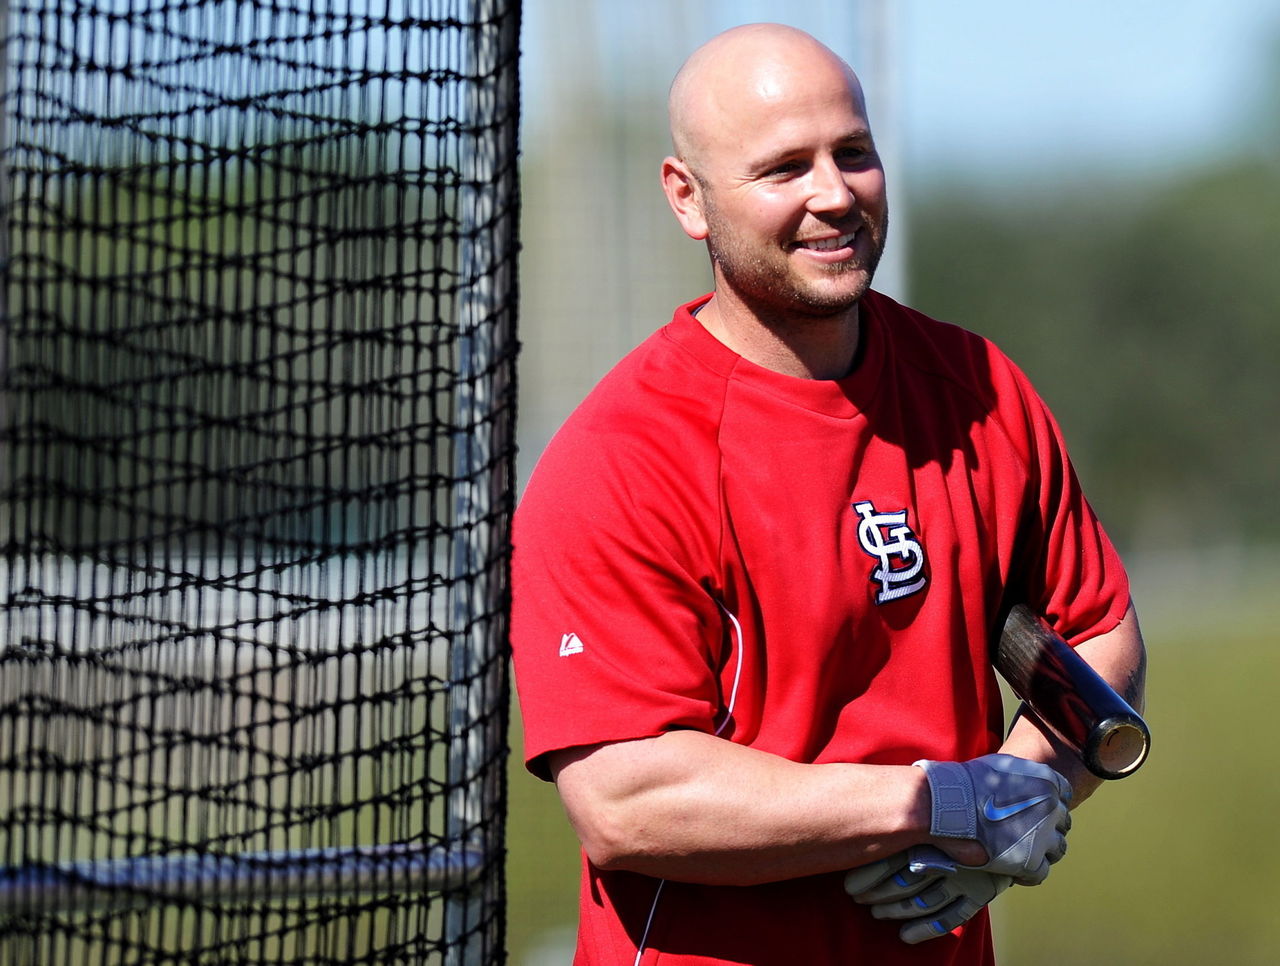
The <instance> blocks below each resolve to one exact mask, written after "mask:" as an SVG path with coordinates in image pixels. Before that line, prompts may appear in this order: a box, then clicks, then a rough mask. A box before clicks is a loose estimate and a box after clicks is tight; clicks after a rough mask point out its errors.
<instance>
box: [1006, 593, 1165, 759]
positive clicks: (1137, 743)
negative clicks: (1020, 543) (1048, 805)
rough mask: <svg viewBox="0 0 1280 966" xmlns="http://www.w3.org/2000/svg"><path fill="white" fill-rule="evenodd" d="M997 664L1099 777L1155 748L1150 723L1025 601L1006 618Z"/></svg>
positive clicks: (1030, 703) (1022, 694)
mask: <svg viewBox="0 0 1280 966" xmlns="http://www.w3.org/2000/svg"><path fill="white" fill-rule="evenodd" d="M995 664H996V668H997V669H998V670H999V671H1000V673H1001V675H1003V677H1004V678H1005V680H1006V681H1008V682H1009V686H1010V687H1011V688H1013V691H1014V693H1015V694H1017V695H1018V697H1020V698H1021V699H1022V700H1023V701H1024V702H1026V704H1027V706H1028V707H1030V709H1031V711H1032V712H1033V713H1034V714H1035V716H1036V717H1037V718H1038V719H1039V720H1040V721H1042V722H1044V723H1045V724H1047V725H1048V726H1049V727H1050V728H1051V729H1052V730H1053V731H1055V732H1057V733H1058V735H1059V736H1060V737H1062V738H1063V739H1064V740H1065V741H1066V742H1067V743H1068V744H1069V745H1071V746H1072V747H1073V748H1075V749H1076V751H1078V752H1079V753H1080V757H1081V759H1082V760H1083V761H1084V764H1085V767H1086V768H1088V769H1089V770H1090V771H1091V772H1093V773H1094V774H1095V775H1097V776H1098V777H1099V778H1107V779H1115V778H1124V777H1125V776H1126V775H1131V774H1133V773H1134V772H1135V771H1137V770H1138V768H1139V767H1140V766H1141V765H1142V763H1143V762H1144V761H1145V760H1146V757H1147V751H1148V749H1149V748H1150V747H1151V732H1150V730H1149V729H1148V728H1147V724H1146V722H1145V721H1143V720H1142V717H1141V716H1140V715H1139V714H1138V713H1137V712H1136V711H1134V710H1133V708H1132V707H1131V706H1130V705H1129V703H1128V702H1127V701H1125V700H1124V698H1122V697H1121V696H1120V695H1119V694H1117V693H1116V691H1115V689H1114V688H1112V687H1111V685H1109V684H1108V683H1107V682H1106V681H1105V680H1103V679H1102V677H1101V676H1100V675H1099V674H1098V672H1097V671H1095V670H1094V669H1093V668H1092V667H1090V666H1089V664H1088V663H1087V662H1086V661H1085V660H1084V658H1082V657H1081V656H1080V655H1079V654H1077V653H1076V651H1075V648H1073V647H1072V646H1071V645H1070V644H1068V643H1067V642H1066V641H1064V640H1063V639H1062V638H1061V637H1059V636H1058V635H1057V634H1056V633H1054V632H1053V630H1052V629H1051V628H1050V627H1049V626H1048V624H1046V623H1045V622H1044V621H1042V620H1041V619H1040V618H1039V617H1037V616H1036V615H1035V614H1034V613H1032V611H1031V610H1030V608H1028V607H1026V606H1025V605H1023V604H1019V605H1017V606H1016V607H1014V608H1013V609H1012V610H1011V611H1010V613H1009V616H1008V618H1007V620H1006V621H1005V625H1004V630H1003V633H1002V634H1001V636H1000V641H999V644H998V645H997V652H996V660H995Z"/></svg>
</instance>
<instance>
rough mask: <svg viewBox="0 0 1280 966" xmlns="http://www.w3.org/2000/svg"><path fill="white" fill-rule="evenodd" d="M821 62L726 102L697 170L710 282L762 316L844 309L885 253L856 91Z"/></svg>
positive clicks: (877, 166) (872, 153) (877, 167)
mask: <svg viewBox="0 0 1280 966" xmlns="http://www.w3.org/2000/svg"><path fill="white" fill-rule="evenodd" d="M825 66H826V65H823V66H819V67H817V69H815V70H813V71H812V72H811V73H808V74H797V75H793V76H791V77H790V78H787V79H785V81H784V82H782V83H777V84H775V85H773V87H772V89H770V90H768V91H766V92H764V94H765V96H757V97H755V98H745V99H744V100H743V102H742V103H741V104H734V105H730V106H729V107H728V108H727V109H726V110H725V111H724V112H723V113H722V117H723V119H724V125H725V126H724V130H723V131H720V132H716V135H715V136H714V137H712V138H710V139H708V142H707V150H706V151H705V152H704V155H703V157H702V158H701V159H700V161H703V162H705V163H703V164H701V165H700V167H701V170H700V171H697V172H696V173H698V175H699V178H698V183H699V187H700V189H701V191H702V211H703V216H704V218H705V219H706V226H707V232H708V234H707V244H708V247H709V249H710V251H711V257H712V259H713V262H714V264H715V267H716V271H717V274H718V275H719V276H720V278H719V279H718V280H717V281H718V283H720V282H723V284H724V285H725V286H726V287H728V288H729V289H731V290H732V291H733V293H734V294H735V295H737V296H738V297H739V298H741V299H742V301H743V302H744V303H746V304H748V305H749V306H751V307H753V308H754V309H755V310H756V312H757V314H759V315H761V316H766V315H767V316H772V317H774V318H778V317H782V318H785V317H787V316H794V315H802V316H825V315H831V314H835V313H838V312H842V311H845V310H847V309H849V308H850V307H852V306H853V305H854V304H856V302H857V301H858V299H860V298H861V297H862V296H863V295H864V294H865V293H866V291H867V289H868V287H869V286H870V284H871V278H872V275H873V274H874V272H875V268H876V265H877V263H878V262H879V260H880V256H881V253H882V252H883V251H884V242H885V234H886V231H887V227H888V206H887V202H886V197H885V182H884V167H883V165H882V164H881V162H880V158H879V156H878V155H877V154H876V150H875V144H874V142H873V140H872V137H871V132H870V126H869V124H868V122H867V118H866V112H865V110H864V109H863V107H862V103H861V96H860V93H859V92H858V91H857V89H856V88H855V87H854V86H853V84H852V82H851V79H850V78H848V77H847V75H846V74H844V73H843V72H841V71H838V70H835V69H834V68H827V69H824V67H825Z"/></svg>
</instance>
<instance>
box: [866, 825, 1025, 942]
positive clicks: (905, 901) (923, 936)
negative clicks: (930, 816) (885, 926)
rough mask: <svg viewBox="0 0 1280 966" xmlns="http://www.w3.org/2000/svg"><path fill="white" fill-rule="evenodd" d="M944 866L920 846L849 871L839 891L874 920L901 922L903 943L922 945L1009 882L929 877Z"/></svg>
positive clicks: (962, 872)
mask: <svg viewBox="0 0 1280 966" xmlns="http://www.w3.org/2000/svg"><path fill="white" fill-rule="evenodd" d="M947 861H949V859H948V857H947V856H946V854H945V853H943V852H940V851H939V850H937V849H935V848H933V847H932V846H928V845H922V846H919V847H917V848H913V849H909V850H908V851H906V852H899V853H897V854H896V855H891V856H889V858H887V859H883V860H881V861H879V862H873V863H871V864H870V865H864V866H862V867H861V868H857V869H854V870H852V871H851V872H850V873H849V874H848V875H846V876H845V880H844V888H845V891H846V892H848V893H849V895H851V896H853V899H854V901H855V902H858V903H860V904H862V905H867V906H870V907H871V915H873V916H875V918H877V919H901V920H905V921H904V922H903V924H902V928H901V929H899V930H898V935H899V936H901V937H902V941H903V942H906V943H912V944H915V943H921V942H924V941H925V940H928V939H934V938H936V937H938V936H944V935H946V934H947V933H949V932H951V930H953V929H955V928H956V927H957V926H959V925H961V924H963V923H965V922H968V921H969V919H971V918H972V917H973V915H974V914H975V913H976V912H977V911H978V910H979V909H981V908H982V907H983V906H985V905H986V904H987V903H989V902H990V901H991V900H992V899H994V898H995V897H996V896H998V895H999V894H1000V893H1001V892H1003V891H1004V890H1005V889H1007V888H1009V885H1010V884H1011V883H1012V882H1013V880H1012V879H1011V878H1010V877H1009V876H1007V875H997V874H995V873H991V872H983V871H981V870H978V869H966V868H958V869H956V871H955V872H952V873H943V872H937V871H933V869H934V868H936V866H937V865H939V864H941V863H944V862H947ZM917 869H918V870H919V871H917Z"/></svg>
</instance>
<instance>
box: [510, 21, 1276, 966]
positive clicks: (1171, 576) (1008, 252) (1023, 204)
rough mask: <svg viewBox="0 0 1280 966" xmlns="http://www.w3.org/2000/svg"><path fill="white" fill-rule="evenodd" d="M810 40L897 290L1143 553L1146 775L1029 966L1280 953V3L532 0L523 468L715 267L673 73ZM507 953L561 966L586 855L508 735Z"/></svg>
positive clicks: (1025, 941) (1041, 897)
mask: <svg viewBox="0 0 1280 966" xmlns="http://www.w3.org/2000/svg"><path fill="white" fill-rule="evenodd" d="M762 20H769V21H780V22H784V23H790V24H793V25H795V26H798V27H802V28H804V29H806V30H809V31H810V32H812V33H814V34H815V35H816V36H817V37H819V39H821V40H823V41H824V42H825V43H826V44H827V45H828V46H830V47H832V48H833V49H834V50H835V51H837V52H838V53H839V54H841V55H842V56H843V57H845V59H846V60H848V61H849V62H850V63H851V64H852V65H853V66H854V68H855V70H857V72H858V73H859V75H860V76H861V77H862V79H863V83H864V86H865V87H866V88H867V93H868V98H869V103H870V111H871V120H872V124H873V128H874V129H875V132H876V135H877V139H878V141H879V143H880V147H881V153H882V154H883V155H884V157H885V161H886V166H887V168H888V173H889V177H890V179H891V181H890V199H891V211H892V228H891V231H890V236H891V241H890V250H889V252H888V253H887V256H886V260H885V262H884V264H883V266H882V269H881V272H880V275H879V276H878V277H877V285H876V287H877V288H880V289H881V290H883V291H885V292H887V293H888V294H890V295H893V296H894V297H896V298H900V299H902V300H904V301H907V302H909V303H910V304H912V305H914V306H915V307H917V308H919V309H921V310H923V311H925V312H928V313H930V314H932V315H934V316H937V317H939V318H943V319H947V320H950V321H955V322H958V323H961V324H963V325H965V326H966V327H968V328H971V329H974V330H976V331H979V332H981V333H983V334H985V335H988V336H990V337H992V338H994V339H995V340H996V341H997V342H998V343H999V344H1000V345H1001V346H1002V347H1003V348H1004V349H1005V350H1006V351H1007V352H1008V353H1009V354H1010V355H1012V356H1013V358H1014V359H1016V360H1017V361H1018V362H1019V363H1020V364H1021V365H1022V366H1023V367H1024V368H1025V369H1026V370H1027V371H1028V372H1029V373H1030V375H1031V376H1032V378H1033V380H1034V381H1035V382H1036V383H1037V385H1038V386H1039V388H1040V390H1041V392H1042V393H1043V395H1044V396H1045V397H1046V398H1047V399H1048V401H1049V403H1050V405H1051V406H1052V407H1053V409H1054V410H1055V412H1056V414H1057V416H1058V418H1059V420H1060V421H1061V423H1062V424H1063V427H1064V430H1065V432H1066V435H1067V438H1068V441H1069V443H1070V444H1071V446H1072V450H1073V453H1074V456H1075V458H1076V461H1077V464H1078V468H1079V471H1080V474H1081V476H1082V477H1083V479H1084V483H1085V487H1086V490H1087V491H1088V492H1089V494H1090V496H1091V499H1092V501H1093V503H1094V504H1095V506H1096V507H1097V509H1098V511H1099V513H1100V514H1101V516H1102V518H1103V520H1104V522H1105V523H1106V525H1107V526H1108V529H1109V530H1110V532H1111V533H1112V535H1113V536H1114V538H1115V539H1116V541H1117V543H1118V544H1119V545H1120V547H1121V550H1122V552H1123V553H1124V555H1125V557H1126V560H1127V561H1128V562H1129V565H1130V568H1131V570H1132V572H1133V578H1134V588H1135V594H1136V600H1137V603H1138V606H1139V609H1140V613H1141V615H1142V617H1143V624H1144V629H1145V631H1146V636H1147V641H1148V647H1149V650H1150V657H1151V669H1150V681H1149V689H1150V707H1149V715H1148V717H1149V721H1150V723H1151V725H1152V729H1153V732H1154V745H1153V754H1152V758H1151V760H1150V762H1149V763H1148V764H1147V765H1146V766H1145V767H1144V769H1143V770H1142V771H1141V772H1140V773H1139V774H1138V775H1136V776H1135V777H1133V778H1132V779H1129V780H1127V781H1126V782H1124V783H1123V784H1122V785H1118V786H1115V787H1109V788H1106V789H1103V791H1102V792H1101V793H1100V794H1099V795H1098V796H1097V797H1096V798H1095V799H1093V800H1092V801H1091V802H1089V804H1088V805H1087V806H1085V807H1084V808H1083V809H1082V810H1081V812H1080V813H1079V814H1078V815H1077V821H1076V826H1075V830H1074V831H1073V832H1072V847H1071V855H1070V857H1069V859H1068V860H1067V861H1066V862H1064V863H1063V864H1061V865H1059V866H1058V867H1057V868H1056V869H1055V871H1054V874H1053V876H1052V877H1051V878H1050V879H1049V881H1048V883H1046V885H1045V886H1043V887H1042V888H1038V889H1015V890H1013V891H1011V892H1010V893H1008V894H1006V895H1005V896H1004V897H1002V898H1001V899H1000V900H999V902H998V904H997V906H996V925H997V935H998V943H999V951H1000V953H1001V961H1002V963H1004V964H1012V966H1017V964H1074V963H1091V964H1099V963H1126V964H1127V963H1151V964H1156V963H1159V964H1164V966H1168V964H1180V963H1209V962H1213V963H1232V964H1253V963H1259V964H1261V963H1274V962H1277V961H1280V916H1277V915H1276V914H1275V904H1276V901H1277V900H1280V887H1278V886H1277V885H1276V880H1275V874H1274V871H1273V870H1275V869H1276V868H1278V867H1280V837H1278V836H1277V835H1276V834H1275V832H1274V828H1273V823H1272V817H1273V816H1274V815H1275V814H1277V812H1280V767H1277V765H1278V762H1277V755H1276V753H1275V751H1274V745H1273V742H1272V741H1271V738H1270V734H1269V732H1270V728H1271V721H1270V716H1269V715H1267V714H1266V713H1265V709H1266V706H1267V704H1268V703H1269V701H1270V700H1271V694H1272V692H1273V691H1274V690H1275V689H1276V688H1277V687H1278V686H1280V656H1277V648H1276V643H1277V642H1276V634H1275V632H1274V630H1273V628H1274V627H1275V626H1276V617H1277V616H1280V512H1278V511H1280V496H1278V495H1277V489H1278V487H1280V332H1278V331H1277V326H1278V325H1280V271H1278V270H1277V267H1276V266H1277V261H1278V257H1280V4H1277V3H1275V2H1274V0H1217V2H1214V0H1160V2H1157V0H1129V2H1126V3H1123V4H1117V3H1112V2H1110V0H1076V2H1074V3H1072V4H1047V3H1034V4H1032V3H1024V2H1015V0H975V2H971V3H965V4H952V3H944V2H941V0H896V2H894V0H811V2H808V3H805V4H795V3H792V2H789V0H785V2H772V0H646V2H644V3H633V2H630V0H526V2H525V23H524V40H523V57H524V67H523V74H522V84H523V108H524V131H523V218H524V224H523V242H524V255H523V262H522V267H521V300H522V306H521V335H522V340H523V342H524V349H523V354H522V362H521V413H520V419H521V431H520V444H521V463H520V478H521V480H524V479H525V478H527V475H528V473H529V471H530V470H531V469H532V466H533V464H534V462H535V461H536V459H537V456H538V454H539V453H540V452H541V450H542V448H543V446H545V444H546V442H547V440H548V439H549V438H550V436H551V434H552V433H553V432H554V431H555V429H556V427H557V426H558V425H559V424H560V422H561V421H562V420H563V419H564V418H565V416H566V415H567V414H568V413H569V411H570V410H571V409H572V408H573V406H574V405H575V404H576V403H577V402H578V401H579V400H580V399H581V398H582V397H583V396H584V395H585V394H586V392H587V391H588V390H589V389H590V387H591V386H592V385H593V384H594V383H595V381H596V380H597V379H598V378H599V377H600V375H602V374H603V373H604V371H605V370H607V369H608V368H609V367H610V366H611V365H612V364H613V363H614V362H615V361H616V360H617V359H618V358H620V357H621V356H622V355H623V354H624V353H625V352H626V351H627V350H629V349H630V348H631V347H632V346H634V345H635V344H636V343H638V342H639V341H640V340H641V339H643V338H644V337H645V336H646V335H648V334H649V333H650V332H651V331H653V330H654V329H655V328H657V327H658V326H660V325H662V324H664V323H665V322H666V321H667V320H668V319H669V318H670V314H671V310H672V308H673V307H674V306H675V305H676V304H677V303H679V302H683V301H685V300H687V299H689V298H692V297H693V296H695V295H697V294H700V293H702V292H703V291H705V290H707V289H708V288H709V287H710V271H709V268H708V265H707V260H706V256H705V253H704V251H703V249H702V247H701V246H700V245H697V244H695V243H693V242H691V241H689V240H688V239H686V238H685V237H684V235H683V234H682V233H681V232H680V231H679V229H678V227H677V226H676V224H675V222H674V220H673V219H672V217H671V215H670V213H669V211H668V209H667V207H666V204H665V201H664V200H663V198H662V196H661V193H660V190H659V187H658V174H657V172H658V165H659V163H660V161H661V158H662V157H663V156H664V155H665V154H666V153H667V150H668V148H667V134H666V127H665V107H664V101H665V95H666V88H667V85H668V83H669V82H670V79H671V77H672V75H673V74H674V73H675V71H676V70H677V68H678V67H679V65H680V64H681V63H682V62H683V60H684V58H685V57H686V56H687V55H688V54H689V53H690V52H691V51H692V50H693V49H694V48H695V47H697V46H698V45H699V44H700V43H702V42H703V41H705V40H706V39H708V38H709V37H711V36H712V35H714V34H715V33H717V32H719V31H720V30H723V29H725V28H727V27H730V26H733V25H735V24H739V23H749V22H753V21H762ZM513 742H514V743H515V745H516V748H515V754H513V765H512V788H511V803H512V808H511V816H510V849H511V858H510V918H509V940H510V946H511V951H512V957H511V961H512V963H513V964H516V966H530V964H536V966H541V964H550V963H565V962H567V961H568V958H569V954H568V952H567V951H566V950H567V948H571V942H572V936H573V929H574V922H575V919H576V883H577V853H576V845H575V842H574V840H573V838H572V835H571V833H570V831H569V829H568V826H567V824H566V822H565V820H564V817H563V814H562V812H561V811H560V808H559V805H558V803H557V801H556V799H555V796H554V792H553V790H552V789H550V788H549V787H547V786H543V785H541V784H540V783H538V782H536V781H535V780H534V779H532V778H530V777H529V776H528V775H527V774H526V773H525V772H524V771H523V769H522V768H521V767H520V764H519V757H520V756H519V723H518V718H517V719H516V724H515V726H514V727H513Z"/></svg>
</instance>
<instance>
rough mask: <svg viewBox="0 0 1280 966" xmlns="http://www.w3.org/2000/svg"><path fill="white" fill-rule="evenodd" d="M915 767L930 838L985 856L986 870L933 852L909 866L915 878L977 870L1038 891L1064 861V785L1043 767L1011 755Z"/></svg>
mask: <svg viewBox="0 0 1280 966" xmlns="http://www.w3.org/2000/svg"><path fill="white" fill-rule="evenodd" d="M916 765H918V766H919V767H920V768H923V769H924V773H925V775H926V776H927V777H928V780H929V790H930V792H931V793H932V796H933V804H932V820H931V824H930V829H929V831H930V833H931V834H932V835H934V836H936V837H938V838H951V839H972V840H974V841H976V842H977V843H978V844H979V845H981V846H982V847H983V848H984V849H985V850H986V853H987V859H986V861H985V862H983V863H981V864H974V865H965V866H961V865H960V864H959V863H957V862H956V861H954V860H953V859H951V858H950V857H949V856H947V855H945V854H944V853H942V852H939V851H936V850H933V851H931V852H930V853H929V854H926V855H921V856H918V857H916V858H915V859H914V860H913V863H912V864H913V867H916V866H918V868H917V869H916V871H918V872H930V871H932V872H947V873H952V872H956V871H957V870H959V869H961V868H964V869H969V870H974V869H977V870H981V871H983V872H990V873H994V874H996V875H1007V876H1010V877H1012V879H1013V881H1015V882H1019V883H1021V884H1023V885H1038V884H1039V883H1041V882H1043V881H1044V879H1045V876H1047V875H1048V874H1049V866H1050V865H1051V864H1052V863H1054V862H1057V861H1058V860H1059V859H1060V858H1062V856H1063V855H1064V854H1065V853H1066V851H1067V838H1066V835H1067V831H1068V830H1069V829H1070V828H1071V813H1070V812H1069V811H1068V810H1067V805H1068V803H1069V802H1070V801H1071V784H1070V783H1069V782H1068V781H1067V780H1066V779H1065V778H1063V777H1062V776H1061V775H1059V774H1058V773H1057V772H1056V771H1054V770H1053V769H1052V768H1050V767H1049V766H1048V765H1042V764H1040V763H1039V762H1034V761H1027V760H1026V759H1023V758H1015V757H1013V756H1012V755H984V756H982V757H981V758H975V759H973V760H972V761H965V762H955V761H918V762H916Z"/></svg>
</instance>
